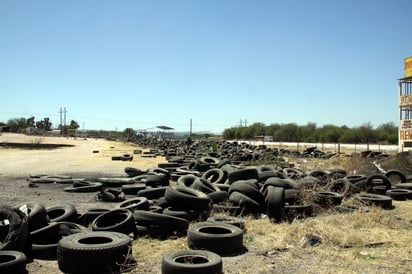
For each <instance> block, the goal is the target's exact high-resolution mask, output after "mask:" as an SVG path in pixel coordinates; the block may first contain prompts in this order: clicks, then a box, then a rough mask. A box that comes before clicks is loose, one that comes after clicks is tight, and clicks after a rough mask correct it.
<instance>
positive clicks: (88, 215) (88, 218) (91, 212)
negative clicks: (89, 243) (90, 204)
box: [82, 208, 110, 226]
mask: <svg viewBox="0 0 412 274" xmlns="http://www.w3.org/2000/svg"><path fill="white" fill-rule="evenodd" d="M109 211H110V209H107V208H89V209H88V210H87V211H86V212H85V213H84V215H85V216H84V222H83V224H82V225H84V226H88V225H89V224H91V223H92V222H93V221H94V219H96V218H97V217H98V216H100V215H102V214H103V213H107V212H109Z"/></svg>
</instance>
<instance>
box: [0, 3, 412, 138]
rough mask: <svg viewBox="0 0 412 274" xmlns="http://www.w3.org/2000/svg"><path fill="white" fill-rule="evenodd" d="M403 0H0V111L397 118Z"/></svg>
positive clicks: (70, 116) (212, 120) (154, 122)
mask: <svg viewBox="0 0 412 274" xmlns="http://www.w3.org/2000/svg"><path fill="white" fill-rule="evenodd" d="M411 10H412V1H410V0H341V1H338V0H310V1H309V0H291V1H286V0H284V1H277V0H272V1H264V0H256V1H243V0H207V1H206V0H204V1H201V0H190V1H189V0H187V1H185V0H174V1H171V0H169V1H167V0H163V1H159V0H150V1H149V0H148V1H138V0H136V1H132V0H130V1H129V0H122V1H114V0H112V1H105V0H70V1H68V0H66V1H55V0H49V1H46V0H37V1H34V0H24V1H21V0H1V1H0V121H3V122H7V120H8V119H10V118H16V117H26V118H28V117H30V116H35V117H36V120H41V119H43V118H44V117H49V118H50V119H51V121H52V122H53V126H54V127H57V126H58V125H59V122H60V119H59V114H58V112H59V109H60V108H61V107H65V108H66V110H67V117H66V120H67V121H70V120H76V121H77V122H78V123H79V124H80V125H81V126H82V127H83V126H84V128H85V129H110V130H112V129H117V130H123V129H125V128H126V127H131V128H134V129H142V128H151V127H155V126H158V125H167V126H171V127H174V128H175V129H176V130H177V131H188V130H189V123H190V119H192V122H193V131H194V132H201V131H210V132H214V133H219V132H222V131H223V130H224V129H225V128H229V127H233V126H237V125H239V124H240V120H242V121H245V120H247V124H248V125H250V124H252V123H254V122H262V123H265V124H271V123H280V124H285V123H296V124H298V125H305V124H307V123H308V122H313V123H316V124H317V125H318V126H322V125H324V124H334V125H337V126H341V125H347V126H349V127H355V126H360V125H362V124H364V123H368V122H370V123H371V124H372V125H373V126H378V125H381V124H383V123H387V122H395V123H396V124H397V121H398V105H397V104H398V97H397V79H399V78H401V77H403V73H404V72H403V59H404V58H406V57H408V56H411V55H412V35H411V16H410V11H411Z"/></svg>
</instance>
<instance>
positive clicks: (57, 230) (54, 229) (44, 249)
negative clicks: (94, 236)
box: [30, 222, 90, 260]
mask: <svg viewBox="0 0 412 274" xmlns="http://www.w3.org/2000/svg"><path fill="white" fill-rule="evenodd" d="M89 231H90V230H89V229H88V228H86V227H84V226H81V225H78V224H75V223H71V222H54V223H50V224H49V225H47V226H45V227H42V228H40V229H38V230H36V231H33V232H31V233H30V240H31V244H32V245H31V249H32V251H31V255H32V256H33V257H34V258H36V259H42V260H57V244H58V242H59V241H60V240H61V239H62V238H63V237H64V236H67V235H71V234H75V233H80V232H89Z"/></svg>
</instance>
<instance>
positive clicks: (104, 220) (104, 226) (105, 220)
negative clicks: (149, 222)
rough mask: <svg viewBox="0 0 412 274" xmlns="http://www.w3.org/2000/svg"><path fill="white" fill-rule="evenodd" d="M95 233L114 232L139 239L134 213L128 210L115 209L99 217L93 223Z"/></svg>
mask: <svg viewBox="0 0 412 274" xmlns="http://www.w3.org/2000/svg"><path fill="white" fill-rule="evenodd" d="M92 230H93V231H114V232H120V233H124V234H126V235H129V234H130V233H133V234H134V236H135V238H136V237H137V231H136V226H135V223H134V218H133V213H132V212H131V211H129V210H127V209H113V210H111V211H109V212H106V213H103V214H101V215H99V216H98V217H97V218H96V219H94V220H93V222H92Z"/></svg>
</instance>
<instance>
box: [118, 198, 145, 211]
mask: <svg viewBox="0 0 412 274" xmlns="http://www.w3.org/2000/svg"><path fill="white" fill-rule="evenodd" d="M117 207H118V208H122V209H127V210H130V211H132V212H133V211H135V210H149V207H150V204H149V200H148V199H147V198H146V197H137V198H131V199H127V200H125V201H124V202H121V203H120V204H118V205H117Z"/></svg>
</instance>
